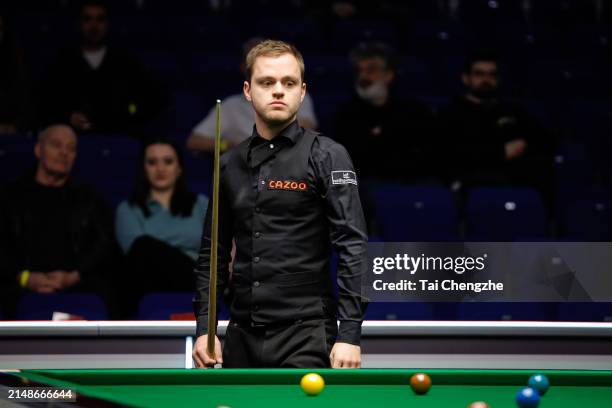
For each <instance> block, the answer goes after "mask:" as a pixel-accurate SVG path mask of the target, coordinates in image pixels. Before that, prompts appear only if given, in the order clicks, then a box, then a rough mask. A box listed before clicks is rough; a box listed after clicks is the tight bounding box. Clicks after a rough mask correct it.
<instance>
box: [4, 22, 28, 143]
mask: <svg viewBox="0 0 612 408" xmlns="http://www.w3.org/2000/svg"><path fill="white" fill-rule="evenodd" d="M27 95H28V87H27V78H26V69H25V62H24V57H23V51H22V49H21V47H20V46H19V44H18V43H17V40H16V39H15V37H14V36H13V32H12V31H11V30H10V29H9V27H8V22H7V20H6V18H5V16H4V15H2V14H0V134H12V133H16V132H17V130H18V129H19V128H22V127H23V126H24V125H25V118H26V103H27Z"/></svg>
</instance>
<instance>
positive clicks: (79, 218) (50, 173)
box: [0, 125, 112, 315]
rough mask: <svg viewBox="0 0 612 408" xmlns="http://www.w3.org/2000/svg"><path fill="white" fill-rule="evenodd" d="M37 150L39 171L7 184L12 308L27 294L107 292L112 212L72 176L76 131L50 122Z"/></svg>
mask: <svg viewBox="0 0 612 408" xmlns="http://www.w3.org/2000/svg"><path fill="white" fill-rule="evenodd" d="M34 151H35V154H36V158H37V159H38V164H37V167H36V170H35V171H34V172H33V173H29V174H26V175H25V176H24V177H22V178H21V179H19V180H18V181H16V182H15V183H13V184H12V185H10V186H7V188H6V189H5V191H4V198H3V199H2V201H1V208H0V210H1V212H0V271H1V272H2V274H1V276H2V277H3V280H4V283H3V284H2V285H1V286H4V287H5V289H6V290H7V294H6V296H5V297H4V299H5V300H7V303H8V304H7V305H6V307H7V308H8V309H9V310H10V309H12V307H14V305H15V304H16V301H17V299H18V298H19V297H20V296H21V294H22V293H23V292H24V291H32V292H38V293H55V292H62V291H76V290H79V291H98V292H99V291H102V290H103V288H104V276H103V275H102V274H101V272H102V271H103V270H104V268H105V265H106V261H108V259H109V254H110V252H109V251H110V250H111V248H112V245H111V243H112V231H111V229H110V227H109V226H110V225H111V222H110V214H109V212H108V211H107V209H106V208H105V206H104V205H103V203H102V201H101V199H100V198H99V197H98V196H97V195H96V194H94V193H93V192H92V191H91V190H90V189H89V188H87V187H85V186H83V185H80V184H78V183H77V182H76V181H74V180H73V178H72V177H71V171H72V167H73V164H74V160H75V158H76V155H77V136H76V134H75V133H74V131H73V130H72V129H71V128H70V127H68V126H65V125H53V126H50V127H48V128H47V129H45V130H44V131H42V132H41V133H40V136H39V139H38V143H37V144H36V146H35V149H34ZM9 315H10V313H9Z"/></svg>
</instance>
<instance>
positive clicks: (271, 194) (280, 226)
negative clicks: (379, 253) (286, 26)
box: [193, 40, 367, 368]
mask: <svg viewBox="0 0 612 408" xmlns="http://www.w3.org/2000/svg"><path fill="white" fill-rule="evenodd" d="M246 74H247V77H246V80H245V82H244V84H243V91H244V95H245V97H246V99H247V100H248V101H249V102H251V104H252V105H253V109H254V110H255V126H254V129H253V134H252V136H251V137H249V138H248V139H247V140H245V141H244V142H242V143H241V144H239V145H238V146H237V147H236V148H234V149H232V150H230V151H228V152H227V153H225V154H224V155H223V156H222V157H221V163H220V167H221V173H220V186H219V209H218V226H219V230H218V237H219V238H218V252H217V254H218V264H217V265H218V278H217V279H218V286H217V298H218V299H219V298H221V296H220V295H221V294H223V293H225V295H226V301H228V303H229V305H230V323H229V325H228V328H227V332H226V335H225V342H224V345H223V350H222V351H221V343H220V342H219V340H218V338H215V352H214V356H216V358H215V359H213V358H212V357H211V354H212V353H208V351H207V342H208V337H207V332H208V328H207V320H208V293H209V278H210V252H211V251H210V248H211V224H212V221H211V217H212V216H211V208H212V206H209V209H208V213H207V215H206V219H205V222H204V234H203V238H202V246H201V249H200V255H199V259H198V262H197V264H196V267H195V275H196V296H195V298H194V312H195V315H196V321H197V329H196V336H197V340H196V342H195V345H194V349H193V359H194V361H195V364H196V366H197V367H201V368H204V367H211V366H214V365H215V364H217V363H222V364H223V366H224V367H228V368H238V367H240V368H245V367H296V368H316V367H321V368H324V367H336V368H357V367H360V365H361V349H360V347H359V344H360V336H361V323H362V321H363V313H364V310H365V299H364V298H362V295H361V283H362V282H361V280H362V279H363V278H364V277H365V269H366V244H367V233H366V228H365V221H364V217H363V212H362V209H361V203H360V200H359V193H358V188H357V177H356V175H355V170H354V168H353V164H352V162H351V159H350V157H349V155H348V153H347V152H346V150H345V149H344V147H342V146H341V145H340V144H338V143H336V142H334V141H332V140H331V139H329V138H327V137H323V136H321V135H319V134H318V133H316V132H313V131H310V130H305V129H303V128H301V127H300V126H299V124H298V122H297V120H296V114H297V111H298V109H299V107H300V104H301V103H302V101H303V99H304V94H305V92H306V84H305V83H304V60H303V58H302V55H301V54H300V52H299V51H298V50H297V49H296V48H295V47H294V46H293V45H290V44H287V43H285V42H282V41H273V40H266V41H263V42H260V43H259V44H257V45H256V46H254V47H253V48H252V49H251V50H250V52H249V53H248V55H247V57H246ZM233 240H234V241H235V245H236V255H235V258H234V269H233V272H232V274H231V276H230V274H229V270H228V265H229V263H230V262H231V255H230V251H231V248H232V241H233ZM332 245H333V247H334V248H335V250H336V252H337V253H338V271H337V283H338V296H337V298H336V296H335V295H334V286H333V281H332V276H331V273H330V270H329V260H330V256H331V248H332ZM337 319H338V320H339V321H340V325H339V327H338V325H337Z"/></svg>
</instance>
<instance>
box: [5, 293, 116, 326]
mask: <svg viewBox="0 0 612 408" xmlns="http://www.w3.org/2000/svg"><path fill="white" fill-rule="evenodd" d="M53 312H61V313H68V314H71V315H76V316H81V317H83V318H84V319H85V320H108V312H107V309H106V305H105V304H104V301H103V300H102V298H101V297H100V296H98V295H95V294H92V293H52V294H41V293H27V294H25V295H24V296H23V297H22V298H21V299H20V300H19V303H18V304H17V310H16V312H15V320H51V319H52V317H53Z"/></svg>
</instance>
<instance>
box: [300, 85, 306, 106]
mask: <svg viewBox="0 0 612 408" xmlns="http://www.w3.org/2000/svg"><path fill="white" fill-rule="evenodd" d="M305 96H306V82H302V95H301V96H300V102H304V97H305Z"/></svg>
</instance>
